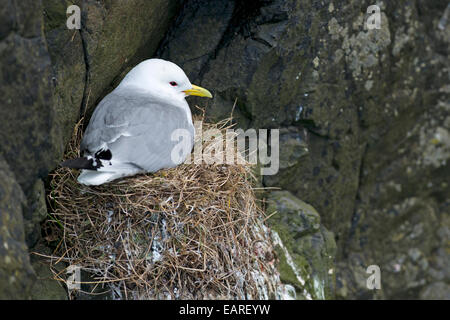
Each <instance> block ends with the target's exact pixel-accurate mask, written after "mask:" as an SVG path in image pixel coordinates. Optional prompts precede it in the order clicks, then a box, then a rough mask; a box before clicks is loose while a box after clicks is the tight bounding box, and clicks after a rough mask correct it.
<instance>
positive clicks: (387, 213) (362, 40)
mask: <svg viewBox="0 0 450 320" xmlns="http://www.w3.org/2000/svg"><path fill="white" fill-rule="evenodd" d="M372 4H373V3H372V2H369V1H362V2H361V1H346V2H339V3H337V2H335V1H322V2H317V1H306V2H305V1H281V0H280V1H277V0H272V1H270V0H269V1H252V2H248V1H247V2H246V1H238V0H236V1H229V2H227V3H226V4H225V3H223V2H222V1H199V0H190V1H186V2H185V4H184V8H183V10H182V12H181V15H180V16H179V17H178V19H177V21H176V23H175V24H174V25H173V27H172V29H171V31H170V32H169V33H168V35H167V37H166V39H165V41H164V42H163V44H162V46H161V47H160V49H159V51H158V55H159V56H160V57H163V58H167V59H171V60H172V61H174V62H176V63H178V64H180V65H181V66H183V68H184V70H185V71H186V72H187V74H188V76H189V77H190V78H191V79H192V80H193V82H194V83H198V84H201V85H202V86H204V87H207V88H209V89H211V90H212V91H213V95H214V100H213V101H212V102H211V103H210V105H209V106H208V107H207V115H208V116H209V117H211V118H215V119H221V118H223V117H224V116H228V115H229V114H230V112H231V109H232V106H233V104H234V102H235V101H236V99H237V102H236V109H235V111H234V116H235V119H236V120H237V122H238V123H239V125H240V126H241V127H244V128H249V127H252V128H280V129H281V130H280V148H281V149H280V157H281V159H280V171H279V173H278V174H277V175H275V176H265V177H263V183H264V185H265V186H269V187H281V188H283V189H285V190H289V191H290V192H291V193H292V194H293V195H295V196H297V197H298V198H300V199H302V200H304V201H306V202H307V203H309V204H311V205H312V206H313V207H314V208H315V209H317V211H318V212H320V214H321V221H322V223H323V224H324V226H325V227H327V228H328V229H330V230H331V231H333V232H334V234H335V238H336V242H337V247H338V249H337V265H338V270H337V296H338V297H340V298H371V297H375V296H376V297H385V298H394V297H396V298H406V297H408V298H414V297H415V298H417V297H419V295H422V296H432V295H431V294H430V290H431V289H429V288H432V287H433V288H434V287H436V288H440V292H441V295H442V292H445V288H447V287H446V286H443V285H442V281H444V280H443V279H446V280H445V281H448V279H449V278H448V274H445V273H442V271H437V270H441V269H440V267H439V265H441V266H442V263H443V261H446V259H448V253H447V254H446V253H444V252H445V250H446V249H444V248H446V245H445V241H448V232H445V230H448V228H449V225H448V219H447V220H445V216H446V215H448V199H449V185H448V181H447V180H448V176H449V164H448V158H449V148H450V141H449V139H448V137H449V131H448V128H449V127H450V126H449V125H450V118H449V104H448V101H449V99H448V94H449V88H448V68H449V62H448V48H449V40H450V39H449V36H448V34H449V32H448V31H449V28H450V22H449V21H448V19H449V18H448V16H449V13H448V12H447V14H445V10H447V11H448V10H449V9H446V7H447V3H445V2H443V1H427V2H424V1H420V0H416V1H397V2H392V1H378V2H377V4H378V5H379V7H380V9H381V12H380V15H381V28H380V29H375V30H369V29H368V28H367V27H366V26H365V22H366V21H367V19H368V17H369V15H368V14H367V13H366V12H367V8H368V6H369V5H372ZM211 8H214V13H213V14H211V15H208V14H207V13H208V12H210V11H211V10H212V9H211ZM445 17H447V18H445ZM187 30H189V32H188V31H187ZM204 39H208V40H210V41H205V40H204ZM194 102H195V101H194ZM438 229H439V230H441V231H440V233H439V235H437V233H438V232H437V230H438ZM443 230H444V231H443ZM413 257H414V258H413ZM372 264H376V265H379V266H380V269H381V274H382V276H381V279H382V289H381V290H368V289H367V287H366V279H367V277H368V276H369V274H367V273H366V269H367V267H368V266H370V265H372ZM445 281H444V282H445ZM430 286H432V287H430ZM447 294H448V293H447Z"/></svg>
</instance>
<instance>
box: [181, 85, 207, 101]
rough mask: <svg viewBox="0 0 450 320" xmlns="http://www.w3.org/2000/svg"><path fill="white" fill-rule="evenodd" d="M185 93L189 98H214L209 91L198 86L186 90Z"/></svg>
mask: <svg viewBox="0 0 450 320" xmlns="http://www.w3.org/2000/svg"><path fill="white" fill-rule="evenodd" d="M184 93H186V94H187V95H188V96H199V97H207V98H212V94H211V92H209V91H208V90H206V89H204V88H202V87H199V86H196V85H194V84H193V85H192V89H189V90H185V91H184Z"/></svg>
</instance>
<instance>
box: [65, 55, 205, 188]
mask: <svg viewBox="0 0 450 320" xmlns="http://www.w3.org/2000/svg"><path fill="white" fill-rule="evenodd" d="M189 95H191V96H200V97H208V98H212V95H211V93H210V92H209V91H208V90H206V89H204V88H201V87H199V86H196V85H193V84H191V82H190V81H189V79H188V77H187V76H186V74H185V73H184V71H183V70H182V69H181V68H180V67H178V66H177V65H176V64H174V63H172V62H169V61H165V60H161V59H149V60H145V61H143V62H141V63H140V64H138V65H137V66H136V67H134V68H133V69H132V70H131V71H130V72H128V74H127V75H126V76H125V77H124V79H123V80H122V82H121V83H120V84H119V85H118V86H117V88H116V89H114V90H113V91H112V92H111V93H110V94H108V95H107V96H106V97H104V98H103V100H101V102H100V103H99V104H98V106H97V107H96V109H95V111H94V113H93V115H92V117H91V119H90V121H89V125H88V126H87V128H86V131H85V133H84V136H83V139H82V141H81V145H80V151H81V152H82V153H83V156H82V157H81V158H76V159H71V160H67V161H64V162H63V163H62V164H61V165H62V166H64V167H69V168H76V169H82V170H81V173H80V175H79V177H78V182H80V183H81V184H84V185H100V184H103V183H107V182H110V181H113V180H116V179H119V178H122V177H127V176H132V175H135V174H139V173H145V172H156V171H158V170H160V169H165V168H173V167H175V166H177V165H179V164H180V163H182V162H184V161H185V159H186V157H187V156H188V155H189V154H190V152H191V150H192V147H193V144H194V134H195V132H194V125H193V123H192V115H191V111H190V109H189V105H188V103H187V102H186V100H185V98H186V97H187V96H189ZM180 143H181V147H180Z"/></svg>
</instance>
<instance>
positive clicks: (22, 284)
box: [0, 156, 35, 299]
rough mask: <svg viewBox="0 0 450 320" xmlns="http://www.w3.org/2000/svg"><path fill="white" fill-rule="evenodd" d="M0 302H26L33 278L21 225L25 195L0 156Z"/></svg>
mask: <svg viewBox="0 0 450 320" xmlns="http://www.w3.org/2000/svg"><path fill="white" fill-rule="evenodd" d="M0 196H1V198H0V288H1V290H0V299H27V298H28V297H29V295H30V291H31V287H32V285H33V281H34V279H35V274H34V271H33V269H32V268H31V265H30V259H29V256H28V250H27V246H26V245H25V232H24V226H23V218H22V214H23V208H24V207H25V203H26V201H25V196H24V194H23V192H22V190H21V188H20V186H19V185H18V183H17V182H16V180H15V178H14V175H13V174H12V172H11V169H10V168H9V167H8V164H7V163H6V161H5V160H4V159H3V158H2V157H1V156H0Z"/></svg>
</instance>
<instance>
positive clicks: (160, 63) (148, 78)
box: [119, 59, 212, 99]
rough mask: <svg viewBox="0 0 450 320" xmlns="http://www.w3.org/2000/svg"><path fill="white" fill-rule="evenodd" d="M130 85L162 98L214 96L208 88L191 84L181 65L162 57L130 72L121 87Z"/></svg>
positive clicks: (150, 60) (147, 61) (146, 62)
mask: <svg viewBox="0 0 450 320" xmlns="http://www.w3.org/2000/svg"><path fill="white" fill-rule="evenodd" d="M130 86H132V87H135V88H139V89H141V90H144V91H146V92H148V93H149V94H151V95H152V96H155V97H161V98H168V97H170V98H178V99H184V98H185V97H186V96H200V97H208V98H212V95H211V93H210V92H209V91H208V90H206V89H204V88H201V87H199V86H196V85H193V84H191V82H190V81H189V79H188V77H187V76H186V74H185V73H184V71H183V70H182V69H181V68H180V67H179V66H177V65H176V64H175V63H173V62H170V61H166V60H162V59H149V60H145V61H143V62H141V63H139V64H138V65H137V66H136V67H134V68H133V69H132V70H131V71H130V72H128V74H127V75H126V76H125V78H124V79H123V80H122V82H121V83H120V85H119V87H130Z"/></svg>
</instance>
